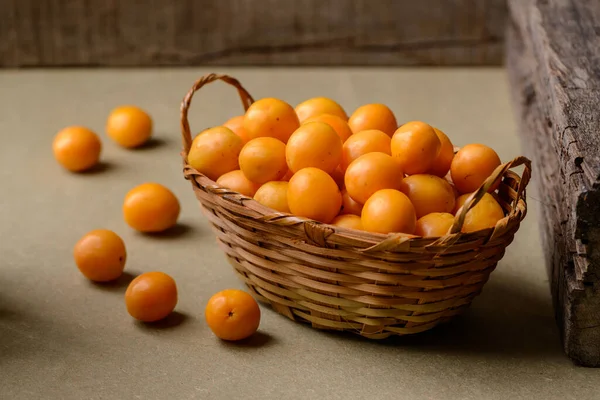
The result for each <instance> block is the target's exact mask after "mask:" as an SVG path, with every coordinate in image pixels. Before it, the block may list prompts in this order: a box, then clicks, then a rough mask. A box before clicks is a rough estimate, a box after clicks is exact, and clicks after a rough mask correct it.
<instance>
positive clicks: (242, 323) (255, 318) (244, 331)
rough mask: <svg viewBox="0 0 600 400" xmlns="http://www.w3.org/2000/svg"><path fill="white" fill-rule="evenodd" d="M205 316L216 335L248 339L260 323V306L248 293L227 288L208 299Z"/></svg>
mask: <svg viewBox="0 0 600 400" xmlns="http://www.w3.org/2000/svg"><path fill="white" fill-rule="evenodd" d="M204 317H205V319H206V323H207V324H208V326H209V327H210V330H211V331H212V332H213V333H214V334H215V336H216V337H218V338H219V339H222V340H228V341H236V340H242V339H246V338H248V337H250V336H252V335H253V334H254V332H256V330H257V329H258V326H259V325H260V308H259V307H258V303H257V302H256V300H254V298H253V297H252V296H250V295H249V294H248V293H246V292H244V291H242V290H237V289H226V290H223V291H221V292H218V293H216V294H214V295H213V296H212V297H211V298H210V299H209V300H208V304H206V308H205V310H204Z"/></svg>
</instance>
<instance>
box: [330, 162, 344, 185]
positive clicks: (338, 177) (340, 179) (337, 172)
mask: <svg viewBox="0 0 600 400" xmlns="http://www.w3.org/2000/svg"><path fill="white" fill-rule="evenodd" d="M330 175H331V177H332V178H333V180H334V181H335V183H336V184H337V185H338V188H340V190H342V189H343V188H344V185H345V183H344V171H342V167H340V166H339V165H338V166H337V168H336V169H334V170H333V172H332V173H331V174H330Z"/></svg>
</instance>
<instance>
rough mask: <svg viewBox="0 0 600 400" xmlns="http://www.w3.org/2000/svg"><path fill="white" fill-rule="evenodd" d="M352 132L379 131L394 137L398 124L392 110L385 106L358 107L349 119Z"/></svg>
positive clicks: (368, 105)
mask: <svg viewBox="0 0 600 400" xmlns="http://www.w3.org/2000/svg"><path fill="white" fill-rule="evenodd" d="M348 125H349V126H350V129H352V132H354V133H358V132H361V131H366V130H371V129H377V130H380V131H382V132H384V133H386V134H387V135H388V136H392V135H393V133H394V131H395V130H396V128H398V123H397V122H396V117H395V116H394V113H393V112H392V110H390V109H389V107H387V106H386V105H384V104H378V103H375V104H365V105H363V106H360V107H358V108H357V109H356V110H355V111H354V112H353V113H352V115H351V116H350V119H348Z"/></svg>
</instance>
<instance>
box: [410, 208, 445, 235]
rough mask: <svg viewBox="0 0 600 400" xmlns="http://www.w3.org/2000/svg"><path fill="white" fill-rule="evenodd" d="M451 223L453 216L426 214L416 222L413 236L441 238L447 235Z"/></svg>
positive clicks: (435, 213)
mask: <svg viewBox="0 0 600 400" xmlns="http://www.w3.org/2000/svg"><path fill="white" fill-rule="evenodd" d="M453 223H454V215H452V214H449V213H438V212H434V213H431V214H427V215H424V216H422V217H421V218H419V219H418V220H417V226H416V228H415V235H418V236H423V237H442V236H445V235H446V234H448V232H449V231H450V228H451V227H452V224H453Z"/></svg>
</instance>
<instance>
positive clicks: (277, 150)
mask: <svg viewBox="0 0 600 400" xmlns="http://www.w3.org/2000/svg"><path fill="white" fill-rule="evenodd" d="M240 169H241V170H242V171H243V172H244V175H246V178H248V179H250V180H251V181H252V182H254V183H257V184H259V185H262V184H263V183H267V182H269V181H277V180H279V179H281V178H283V176H284V175H285V174H286V173H287V170H288V167H287V163H286V161H285V144H284V143H283V142H282V141H281V140H278V139H275V138H272V137H260V138H256V139H252V140H250V141H249V142H248V143H246V144H245V145H244V147H243V148H242V151H241V152H240Z"/></svg>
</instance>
